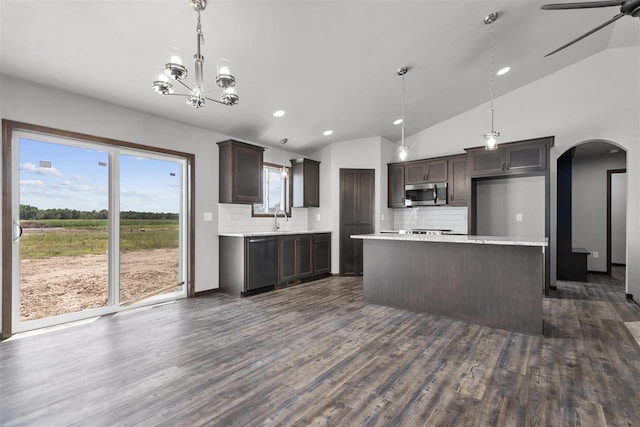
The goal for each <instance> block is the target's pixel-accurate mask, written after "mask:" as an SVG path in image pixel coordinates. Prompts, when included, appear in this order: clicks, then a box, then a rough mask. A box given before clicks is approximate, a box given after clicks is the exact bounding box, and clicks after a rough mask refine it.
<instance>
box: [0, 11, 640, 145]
mask: <svg viewBox="0 0 640 427" xmlns="http://www.w3.org/2000/svg"><path fill="white" fill-rule="evenodd" d="M544 3H546V2H543V1H523V0H519V1H513V0H505V1H477V0H473V1H466V0H445V1H431V0H425V1H400V0H388V1H366V0H351V1H313V0H295V1H270V0H259V1H243V0H237V1H211V0H209V4H208V5H207V8H206V10H205V11H204V12H203V13H202V30H203V33H204V37H205V45H204V47H203V51H202V53H203V55H204V56H205V65H204V71H205V84H206V85H207V89H211V90H212V94H211V96H212V97H217V96H218V91H217V90H216V89H217V88H216V87H215V82H214V79H215V71H216V68H215V60H216V59H218V58H228V59H230V60H231V61H232V65H233V73H234V75H235V76H236V79H237V90H238V94H239V96H240V103H239V104H238V105H236V106H234V107H231V108H230V107H226V106H223V105H220V104H215V103H209V104H207V105H206V106H205V107H204V108H201V109H198V110H194V109H192V108H191V107H189V106H187V105H186V104H185V102H184V98H181V97H165V98H162V97H161V96H159V95H158V94H156V93H154V92H153V91H152V90H151V84H152V81H153V80H154V79H155V75H156V74H157V71H156V68H157V67H158V66H162V65H164V63H165V62H166V54H167V49H168V48H169V47H172V46H176V47H179V48H181V49H182V50H183V51H184V52H185V53H186V56H187V58H189V57H190V56H191V55H192V54H193V53H195V44H196V37H195V27H196V13H195V12H194V11H193V10H192V9H191V7H190V6H189V3H188V0H167V1H151V0H138V1H133V2H132V1H93V0H90V1H58V0H48V1H24V0H19V1H15V0H2V2H1V3H0V22H1V25H0V28H1V30H0V31H1V37H2V39H1V40H2V46H1V47H2V50H1V54H2V62H1V64H0V72H1V73H3V74H6V75H10V76H15V77H18V78H21V79H24V80H27V81H34V82H38V83H41V84H44V85H49V86H53V87H56V88H59V89H62V90H66V91H71V92H75V93H79V94H83V95H85V96H89V97H93V98H97V99H100V100H104V101H107V102H110V103H113V104H117V105H122V106H125V107H128V108H132V109H135V110H139V111H143V112H147V113H150V114H153V115H157V116H161V117H166V118H169V119H173V120H177V121H180V122H184V123H187V124H190V125H194V126H198V127H201V128H206V129H211V130H214V131H217V132H220V133H223V134H227V135H231V136H233V137H236V138H239V139H244V140H248V141H253V142H257V143H261V144H266V145H273V146H278V145H279V144H278V141H279V140H280V139H281V138H285V137H286V138H289V145H288V146H289V148H290V149H291V150H292V151H297V152H300V153H310V152H313V151H315V150H317V149H318V148H320V147H322V146H323V145H326V144H329V143H333V142H336V141H345V140H350V139H356V138H363V137H370V136H378V135H380V136H383V137H385V138H387V139H389V140H392V141H396V140H398V139H399V136H400V130H399V129H398V127H397V126H394V125H393V124H392V121H393V120H394V119H396V118H398V117H399V116H400V105H401V102H402V99H401V80H400V77H398V76H397V74H396V71H397V70H398V68H400V67H401V66H408V67H409V68H410V71H409V73H408V74H407V75H406V76H405V79H406V80H405V82H406V83H405V84H406V92H405V98H404V100H405V104H406V118H407V120H406V130H407V135H411V134H413V133H415V132H418V131H420V130H422V129H425V128H427V127H429V126H432V125H434V124H436V123H439V122H441V121H443V120H446V119H447V118H450V117H453V116H455V115H458V114H460V113H462V112H464V111H466V110H468V109H470V108H473V107H476V106H478V105H481V104H483V103H486V102H488V100H489V87H488V85H489V83H488V82H489V55H488V45H489V27H488V26H487V25H485V24H484V23H483V18H484V16H485V15H487V14H488V13H490V12H494V11H497V12H498V13H499V14H500V17H499V19H498V20H497V22H496V23H495V24H494V25H495V26H494V35H495V61H496V68H500V67H502V66H504V65H509V66H511V72H509V73H508V74H506V75H504V76H501V77H496V94H497V95H498V96H499V95H500V94H504V93H506V92H508V91H511V90H514V89H516V88H518V87H520V86H523V85H526V84H528V83H530V82H532V81H535V80H537V79H539V78H541V77H543V76H545V75H547V74H550V73H553V72H555V71H557V70H559V69H561V68H564V67H566V66H568V65H570V64H572V63H575V62H577V61H580V60H581V59H583V58H586V57H588V56H591V55H593V54H595V53H597V52H599V51H601V50H603V49H607V48H615V47H622V46H639V45H640V22H639V20H638V19H634V18H631V17H629V16H625V17H624V18H622V19H620V20H619V21H617V22H616V23H615V24H613V25H610V26H608V27H606V28H605V29H603V30H601V31H599V32H597V33H595V34H593V35H592V36H590V37H587V38H586V39H584V40H583V41H581V42H579V43H577V44H575V45H574V46H572V47H570V48H568V49H565V50H563V51H561V52H559V53H557V54H555V55H552V56H550V57H548V58H544V55H545V54H546V53H548V52H550V51H551V50H553V49H555V48H557V47H559V46H561V45H562V44H564V43H566V42H568V41H570V40H572V39H573V38H575V37H577V36H579V35H581V34H583V33H585V32H586V31H588V30H590V29H592V28H594V27H596V26H597V25H599V24H601V23H603V22H604V21H606V20H607V19H609V18H610V17H612V16H613V15H614V14H615V13H617V12H618V8H616V7H609V8H598V9H585V10H572V11H544V10H540V6H541V5H542V4H544ZM186 65H187V67H188V68H192V67H191V64H190V63H187V64H186ZM190 71H191V70H190ZM585 90H588V88H585ZM34 102H37V100H34ZM279 109H282V110H285V111H286V115H285V116H284V117H282V118H279V119H277V118H274V117H273V116H272V113H273V112H274V111H275V110H279ZM327 129H332V130H333V131H334V133H333V135H331V136H323V135H322V132H323V131H324V130H327Z"/></svg>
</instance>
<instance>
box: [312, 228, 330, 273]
mask: <svg viewBox="0 0 640 427" xmlns="http://www.w3.org/2000/svg"><path fill="white" fill-rule="evenodd" d="M326 274H331V234H330V233H323V234H314V235H313V275H314V276H322V275H326Z"/></svg>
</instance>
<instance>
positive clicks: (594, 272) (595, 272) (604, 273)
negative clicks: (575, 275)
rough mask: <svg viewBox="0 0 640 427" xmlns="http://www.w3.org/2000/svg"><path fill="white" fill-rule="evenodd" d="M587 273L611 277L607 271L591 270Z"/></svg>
mask: <svg viewBox="0 0 640 427" xmlns="http://www.w3.org/2000/svg"><path fill="white" fill-rule="evenodd" d="M587 273H589V274H601V275H603V276H609V274H607V272H606V271H591V270H587Z"/></svg>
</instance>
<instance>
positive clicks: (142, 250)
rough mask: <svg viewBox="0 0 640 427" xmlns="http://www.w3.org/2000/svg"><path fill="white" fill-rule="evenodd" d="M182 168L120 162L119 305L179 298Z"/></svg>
mask: <svg viewBox="0 0 640 427" xmlns="http://www.w3.org/2000/svg"><path fill="white" fill-rule="evenodd" d="M183 169H184V168H183V166H182V164H181V163H179V162H176V161H169V160H163V159H160V158H151V157H141V156H139V155H121V156H120V189H121V191H120V274H119V275H120V303H121V304H122V305H130V304H134V303H136V302H139V301H143V300H145V299H150V298H157V297H158V296H162V295H166V294H172V293H180V292H182V291H183V289H184V282H183V280H182V277H184V272H183V270H182V269H183V267H184V264H183V263H181V257H180V253H181V242H182V240H183V239H181V234H180V230H181V224H180V221H181V219H182V216H181V215H180V212H182V211H183V207H182V204H183V203H184V198H183V197H182V184H181V183H182V182H183Z"/></svg>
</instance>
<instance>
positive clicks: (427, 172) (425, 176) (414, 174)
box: [404, 159, 447, 185]
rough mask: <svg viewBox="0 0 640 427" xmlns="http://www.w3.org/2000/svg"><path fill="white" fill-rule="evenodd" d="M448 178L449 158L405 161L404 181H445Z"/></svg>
mask: <svg viewBox="0 0 640 427" xmlns="http://www.w3.org/2000/svg"><path fill="white" fill-rule="evenodd" d="M446 180H447V160H446V159H445V160H426V161H425V160H421V161H416V162H409V163H405V166H404V183H405V184H407V185H410V184H423V183H425V182H445V181H446Z"/></svg>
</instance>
